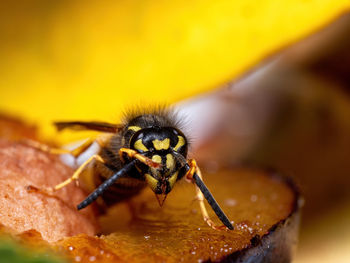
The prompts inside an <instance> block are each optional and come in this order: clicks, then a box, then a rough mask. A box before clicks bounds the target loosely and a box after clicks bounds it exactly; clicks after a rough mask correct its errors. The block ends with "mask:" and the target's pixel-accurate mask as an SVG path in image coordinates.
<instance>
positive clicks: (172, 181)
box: [168, 172, 179, 189]
mask: <svg viewBox="0 0 350 263" xmlns="http://www.w3.org/2000/svg"><path fill="white" fill-rule="evenodd" d="M178 174H179V172H175V173H173V174H172V175H171V177H170V178H169V179H168V182H169V186H170V188H171V189H173V187H174V184H175V182H176V179H177V175H178Z"/></svg>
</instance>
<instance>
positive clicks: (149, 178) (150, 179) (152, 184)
mask: <svg viewBox="0 0 350 263" xmlns="http://www.w3.org/2000/svg"><path fill="white" fill-rule="evenodd" d="M145 179H146V182H147V184H148V186H149V187H150V188H151V189H152V190H153V191H155V190H156V188H157V184H158V180H157V179H155V178H154V177H152V176H151V175H150V174H145Z"/></svg>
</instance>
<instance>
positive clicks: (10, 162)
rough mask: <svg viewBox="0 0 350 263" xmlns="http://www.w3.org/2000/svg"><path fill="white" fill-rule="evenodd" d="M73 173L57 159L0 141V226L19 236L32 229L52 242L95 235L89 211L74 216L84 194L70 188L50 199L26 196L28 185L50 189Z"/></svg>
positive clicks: (27, 194) (95, 225)
mask: <svg viewBox="0 0 350 263" xmlns="http://www.w3.org/2000/svg"><path fill="white" fill-rule="evenodd" d="M72 173H73V170H72V169H71V168H69V167H67V166H65V165H64V164H62V162H61V161H60V160H59V158H58V157H57V156H53V155H50V154H48V153H45V152H43V151H40V150H37V149H34V148H32V147H30V146H27V145H25V144H21V143H17V142H10V141H8V140H6V139H0V200H1V201H0V224H2V225H4V226H6V227H9V228H11V229H14V230H15V231H17V232H19V233H21V232H23V231H28V230H31V229H34V230H36V231H38V232H39V233H40V234H41V235H42V237H43V239H44V240H46V241H49V242H54V241H57V240H60V239H62V238H64V237H67V236H73V235H77V234H80V233H85V234H87V235H94V234H96V233H97V231H98V226H97V222H96V219H95V216H94V213H93V210H92V209H93V208H87V209H85V210H84V211H81V212H78V211H77V210H76V205H77V204H78V203H79V202H80V201H81V200H83V199H84V197H85V196H86V193H84V191H83V190H82V189H80V188H79V187H77V186H75V185H74V184H70V185H69V186H67V187H65V188H64V189H61V190H59V191H57V192H56V193H54V194H53V195H52V196H50V195H45V194H43V193H39V192H28V191H27V190H26V187H27V186H28V185H32V186H35V187H37V188H44V187H52V186H54V185H56V184H58V183H60V182H62V181H64V180H65V179H66V178H68V177H69V176H70V175H71V174H72Z"/></svg>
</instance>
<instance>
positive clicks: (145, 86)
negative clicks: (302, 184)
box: [0, 0, 350, 135]
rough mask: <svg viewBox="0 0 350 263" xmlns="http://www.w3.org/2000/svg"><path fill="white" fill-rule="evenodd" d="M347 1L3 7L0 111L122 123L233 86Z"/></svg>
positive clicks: (40, 118) (44, 119)
mask: <svg viewBox="0 0 350 263" xmlns="http://www.w3.org/2000/svg"><path fill="white" fill-rule="evenodd" d="M349 5H350V4H349V1H348V0H338V1H334V0H310V1H305V0H288V1H273V0H264V1H262V0H260V1H258V0H255V1H254V0H248V1H228V0H217V1H205V0H200V1H180V0H177V1H155V0H149V1H130V0H129V1H40V0H37V1H2V2H1V4H0V21H1V23H0V35H1V38H0V39H1V40H0V57H1V64H0V97H1V99H0V110H1V111H6V112H9V113H11V114H14V115H18V116H21V117H24V118H26V119H27V120H28V121H30V122H36V123H40V124H41V127H42V128H43V129H42V130H43V131H44V134H45V135H50V134H51V133H52V131H53V129H52V127H51V125H50V123H51V122H52V121H53V120H71V119H78V120H91V119H99V120H104V121H113V122H117V121H118V116H119V112H120V111H121V110H122V109H123V108H125V106H126V105H134V104H135V103H136V104H137V103H140V102H151V103H152V102H161V103H173V102H175V101H178V100H181V99H183V98H186V97H189V96H192V95H194V94H197V93H200V92H204V91H207V90H209V89H213V88H215V87H216V86H217V85H219V84H222V83H224V82H225V81H227V80H229V79H232V78H234V77H237V76H238V75H239V74H242V73H243V72H244V71H246V70H248V69H249V68H251V67H252V66H254V65H255V64H257V63H258V62H259V61H261V60H262V59H263V58H265V57H267V56H268V55H271V54H272V53H273V52H275V51H276V50H278V49H280V48H282V47H284V46H286V45H290V44H291V43H293V42H295V41H296V40H298V39H300V38H302V37H304V36H306V35H307V34H309V33H311V32H313V31H315V30H316V29H318V28H320V27H322V26H323V25H325V24H327V23H329V22H330V21H331V20H332V19H334V18H335V17H336V16H338V15H339V14H340V13H341V12H342V11H343V10H345V9H346V8H348V7H349Z"/></svg>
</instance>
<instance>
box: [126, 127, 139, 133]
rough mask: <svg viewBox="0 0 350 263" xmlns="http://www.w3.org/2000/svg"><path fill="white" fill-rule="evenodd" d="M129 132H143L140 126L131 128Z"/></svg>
mask: <svg viewBox="0 0 350 263" xmlns="http://www.w3.org/2000/svg"><path fill="white" fill-rule="evenodd" d="M128 130H132V131H134V132H137V131H139V130H141V127H139V126H129V127H128Z"/></svg>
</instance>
